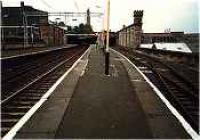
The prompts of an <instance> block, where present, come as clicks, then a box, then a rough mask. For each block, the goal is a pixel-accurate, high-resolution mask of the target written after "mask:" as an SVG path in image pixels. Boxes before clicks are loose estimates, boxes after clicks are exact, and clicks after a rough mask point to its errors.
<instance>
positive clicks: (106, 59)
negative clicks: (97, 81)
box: [105, 0, 110, 75]
mask: <svg viewBox="0 0 200 140" xmlns="http://www.w3.org/2000/svg"><path fill="white" fill-rule="evenodd" d="M109 26H110V0H107V29H106V30H107V32H106V52H105V74H106V75H109V63H110V60H109V59H110V53H109V30H110V29H109Z"/></svg>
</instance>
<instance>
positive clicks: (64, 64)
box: [1, 47, 87, 137]
mask: <svg viewBox="0 0 200 140" xmlns="http://www.w3.org/2000/svg"><path fill="white" fill-rule="evenodd" d="M86 49H87V47H83V48H78V49H77V48H76V49H74V48H73V49H70V51H69V50H67V51H64V53H63V54H61V56H57V57H56V58H58V60H59V61H54V62H52V61H51V59H49V60H48V61H45V63H41V64H39V65H37V66H35V69H34V70H33V71H31V72H29V71H27V69H29V68H27V69H26V68H25V67H31V68H33V67H32V65H30V64H28V63H27V65H26V64H25V65H24V67H22V69H21V70H22V71H23V72H24V71H26V72H27V74H25V75H26V76H22V77H21V78H19V77H20V74H19V73H23V72H20V70H17V71H18V72H19V73H18V72H17V73H15V74H16V79H17V80H12V78H13V77H14V76H15V74H14V73H12V72H11V74H12V76H10V77H12V78H10V77H9V78H8V82H9V80H10V79H11V80H12V82H10V83H12V84H17V83H16V82H22V83H24V84H20V86H19V85H18V86H17V88H15V91H14V92H12V90H10V91H9V92H7V93H9V95H7V96H5V93H3V94H2V95H3V98H2V100H1V136H2V137H3V136H5V135H6V134H7V133H8V132H9V131H10V130H11V129H12V128H13V127H14V126H15V124H16V123H17V122H18V121H19V120H20V119H21V118H22V117H23V116H24V115H25V114H26V113H27V112H28V111H29V110H30V109H31V108H32V107H33V106H34V105H35V104H36V103H37V102H38V101H39V100H40V99H41V97H42V96H43V95H44V93H46V92H47V91H48V89H50V88H51V86H52V85H53V84H54V83H55V82H56V81H57V80H58V79H59V78H60V77H61V76H62V75H63V74H64V73H65V72H66V70H67V69H69V68H70V67H71V66H72V65H73V63H74V62H75V61H76V60H77V59H78V58H79V57H80V56H81V55H82V54H83V53H84V52H85V50H86ZM57 55H58V54H57ZM54 59H55V57H54ZM36 62H37V61H36ZM32 64H34V65H35V64H36V63H32ZM30 74H33V75H34V76H30V77H31V78H29V80H25V82H24V81H23V79H24V78H26V77H27V76H29V75H30ZM5 79H6V78H5ZM5 79H4V80H5ZM30 79H31V80H30ZM5 81H6V80H5ZM2 84H3V85H4V84H5V83H2ZM12 84H11V85H12ZM14 86H15V85H13V87H14ZM4 91H5V89H4Z"/></svg>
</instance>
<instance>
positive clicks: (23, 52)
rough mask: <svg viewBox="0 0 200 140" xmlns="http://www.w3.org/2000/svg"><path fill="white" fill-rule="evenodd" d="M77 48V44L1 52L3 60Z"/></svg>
mask: <svg viewBox="0 0 200 140" xmlns="http://www.w3.org/2000/svg"><path fill="white" fill-rule="evenodd" d="M74 46H76V45H75V44H68V45H64V46H52V47H33V48H26V49H24V48H19V49H7V50H1V58H2V59H6V58H12V57H18V56H24V55H32V54H36V53H41V52H45V51H53V50H57V49H62V48H70V47H74Z"/></svg>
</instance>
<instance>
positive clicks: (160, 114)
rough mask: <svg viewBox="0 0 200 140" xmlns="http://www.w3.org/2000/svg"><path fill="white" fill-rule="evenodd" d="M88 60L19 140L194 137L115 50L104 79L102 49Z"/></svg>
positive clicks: (66, 80)
mask: <svg viewBox="0 0 200 140" xmlns="http://www.w3.org/2000/svg"><path fill="white" fill-rule="evenodd" d="M87 59H88V60H89V61H88V64H87V67H86V68H83V65H85V63H84V64H82V65H80V66H81V67H82V68H78V67H77V68H76V69H75V70H74V71H75V73H74V74H73V72H74V71H72V75H69V76H68V77H67V78H66V79H65V80H64V81H63V82H62V83H61V84H60V85H59V86H58V88H57V89H56V90H55V91H54V93H53V95H52V96H51V97H50V99H48V101H47V102H46V103H45V104H44V105H43V106H42V107H41V108H40V109H39V110H38V111H37V112H36V114H34V115H33V116H32V117H31V118H30V120H29V121H28V123H26V125H25V126H24V127H23V128H22V129H21V130H20V131H19V132H18V134H17V136H16V138H56V139H67V138H86V139H87V138H93V139H95V138H119V139H126V138H129V139H137V138H143V139H145V138H150V139H153V138H166V139H169V138H190V137H189V136H188V134H187V133H186V131H185V130H184V129H183V127H182V126H181V124H180V123H179V122H178V120H177V119H176V118H175V117H174V116H173V115H172V114H171V112H170V111H169V110H168V108H167V107H166V106H165V105H164V104H163V103H162V101H161V100H160V99H159V98H158V97H157V96H156V95H155V93H154V91H153V90H152V89H151V88H150V86H149V85H148V83H147V82H145V80H144V79H143V78H142V76H141V75H140V74H139V73H138V72H137V71H136V70H135V69H134V68H132V67H131V66H130V65H129V64H128V62H127V61H126V60H125V59H123V58H122V57H120V56H119V55H117V54H116V53H114V52H113V51H111V57H110V76H106V75H104V55H103V53H102V51H101V50H96V49H95V48H94V47H92V49H91V51H90V55H89V57H88V58H85V59H84V60H82V61H83V62H85V61H87ZM74 77H75V78H74ZM77 77H78V78H79V79H78V78H77ZM56 116H57V117H56Z"/></svg>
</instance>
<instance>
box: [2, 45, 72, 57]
mask: <svg viewBox="0 0 200 140" xmlns="http://www.w3.org/2000/svg"><path fill="white" fill-rule="evenodd" d="M67 48H71V47H60V48H53V49H48V50H41V51H35V52H30V53H25V54H19V55H14V56H8V57H2V58H0V60H4V59H11V58H16V57H22V56H28V55H35V54H40V53H45V52H51V51H55V50H61V49H67Z"/></svg>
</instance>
